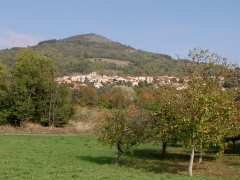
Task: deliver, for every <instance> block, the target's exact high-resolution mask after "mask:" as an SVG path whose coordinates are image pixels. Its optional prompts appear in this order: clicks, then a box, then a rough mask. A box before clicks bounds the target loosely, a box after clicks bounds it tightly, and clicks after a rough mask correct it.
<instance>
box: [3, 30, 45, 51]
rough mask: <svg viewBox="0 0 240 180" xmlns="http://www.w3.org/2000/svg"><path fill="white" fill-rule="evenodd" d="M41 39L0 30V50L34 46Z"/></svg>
mask: <svg viewBox="0 0 240 180" xmlns="http://www.w3.org/2000/svg"><path fill="white" fill-rule="evenodd" d="M41 40H42V38H40V37H37V36H34V35H32V34H26V33H19V32H16V31H12V30H5V31H1V30H0V49H4V48H11V47H26V46H32V45H36V44H37V43H38V42H39V41H41Z"/></svg>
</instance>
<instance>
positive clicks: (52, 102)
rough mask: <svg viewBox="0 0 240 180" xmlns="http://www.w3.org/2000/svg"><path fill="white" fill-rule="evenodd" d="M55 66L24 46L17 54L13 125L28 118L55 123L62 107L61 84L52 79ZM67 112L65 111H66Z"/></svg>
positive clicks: (14, 73)
mask: <svg viewBox="0 0 240 180" xmlns="http://www.w3.org/2000/svg"><path fill="white" fill-rule="evenodd" d="M55 76H56V68H55V65H54V63H53V61H52V60H50V59H48V58H47V57H45V56H41V55H39V54H36V53H35V52H34V51H32V50H23V51H21V52H20V53H19V54H18V57H17V62H16V66H15V69H14V71H13V81H14V82H13V87H12V89H13V97H14V98H13V104H12V107H13V113H12V117H11V118H12V121H13V123H14V124H15V125H20V124H21V123H22V122H24V121H27V120H30V121H34V122H38V123H43V124H46V125H50V126H55V125H56V124H57V123H56V121H57V119H58V117H57V116H56V115H57V114H56V110H57V109H61V108H60V106H63V105H64V104H62V103H59V102H61V101H62V100H61V99H62V98H63V99H64V98H65V97H63V96H61V95H60V93H61V88H60V86H59V85H58V84H57V83H56V82H55ZM67 116H68V115H67Z"/></svg>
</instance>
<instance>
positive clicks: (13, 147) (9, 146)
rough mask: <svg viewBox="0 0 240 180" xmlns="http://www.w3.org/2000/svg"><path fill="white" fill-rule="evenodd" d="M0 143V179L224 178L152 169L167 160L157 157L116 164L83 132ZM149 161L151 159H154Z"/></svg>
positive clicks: (5, 139) (13, 138) (7, 138)
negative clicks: (193, 175) (179, 174)
mask: <svg viewBox="0 0 240 180" xmlns="http://www.w3.org/2000/svg"><path fill="white" fill-rule="evenodd" d="M0 147H1V148H0V159H1V160H0V179H4V180H7V179H11V180H15V179H23V180H28V179H34V180H38V179H39V180H40V179H41V180H47V179H66V180H68V179H91V180H94V179H111V180H115V179H133V180H134V179H138V180H141V179H149V180H150V179H153V180H154V179H157V180H159V179H170V180H171V179H174V180H183V179H197V180H201V179H202V180H203V179H204V180H206V179H213V180H215V179H224V178H219V177H208V178H206V177H193V178H188V177H185V176H176V175H170V174H169V173H165V172H161V171H154V168H155V166H156V167H158V166H160V167H162V168H164V164H165V166H166V163H167V162H166V161H159V162H158V161H156V162H158V163H157V164H156V162H155V163H154V164H156V165H155V166H152V167H151V168H146V169H145V168H144V169H141V168H140V167H137V166H135V165H134V162H135V161H138V160H141V158H140V159H137V158H136V157H134V158H133V157H128V158H127V159H125V161H126V162H129V163H128V164H125V165H122V166H121V167H119V166H116V165H114V163H113V160H114V151H113V150H112V149H110V148H108V147H106V146H104V145H102V144H100V143H98V142H97V141H96V140H95V139H94V138H92V137H86V136H49V135H48V136H44V135H42V136H34V135H33V136H24V135H22V136H16V135H12V136H10V135H8V136H4V135H2V136H0ZM140 150H141V149H140ZM147 158H150V157H147ZM142 161H143V160H142ZM149 161H150V162H152V161H153V162H154V160H149ZM161 163H162V164H161ZM141 164H142V165H143V166H145V165H147V163H143V162H140V165H141ZM165 168H166V167H165ZM184 168H185V167H184ZM160 169H161V168H160ZM165 170H167V169H165ZM169 172H170V171H169ZM225 179H231V178H225ZM232 179H238V178H232Z"/></svg>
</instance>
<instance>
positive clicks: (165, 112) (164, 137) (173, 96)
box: [139, 86, 180, 156]
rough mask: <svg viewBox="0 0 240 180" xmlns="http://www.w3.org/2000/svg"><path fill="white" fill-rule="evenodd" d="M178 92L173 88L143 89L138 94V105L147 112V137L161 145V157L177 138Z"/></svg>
mask: <svg viewBox="0 0 240 180" xmlns="http://www.w3.org/2000/svg"><path fill="white" fill-rule="evenodd" d="M177 99H178V92H177V90H176V89H175V88H174V87H170V86H164V87H159V88H144V89H143V90H142V91H141V93H140V94H139V105H140V106H141V107H142V108H144V109H145V110H147V111H148V114H150V115H149V116H148V118H149V120H148V126H147V127H148V128H149V129H150V130H147V129H146V130H147V134H149V135H148V137H150V140H151V141H154V142H156V143H160V142H161V143H162V156H164V155H165V154H166V148H167V144H168V143H169V142H171V141H175V142H176V140H177V139H178V137H179V131H180V129H179V128H178V118H179V117H178V110H177V109H178V105H179V104H178V101H177ZM145 112H146V111H145Z"/></svg>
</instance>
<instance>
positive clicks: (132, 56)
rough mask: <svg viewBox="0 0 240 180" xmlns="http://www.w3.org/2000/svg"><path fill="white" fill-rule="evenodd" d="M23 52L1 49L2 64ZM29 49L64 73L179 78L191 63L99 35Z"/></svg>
mask: <svg viewBox="0 0 240 180" xmlns="http://www.w3.org/2000/svg"><path fill="white" fill-rule="evenodd" d="M20 49H22V48H12V49H6V50H1V51H0V62H1V63H3V64H6V65H9V66H11V65H13V64H14V63H15V61H16V54H17V52H18V51H19V50H20ZM28 49H32V50H34V51H36V52H37V53H40V54H41V55H44V56H47V57H49V58H51V59H53V60H54V61H55V62H56V64H57V65H58V66H59V68H60V69H61V73H62V74H69V73H74V72H78V73H89V72H92V71H96V72H98V73H104V74H130V75H177V76H179V75H184V73H185V72H184V68H183V67H184V66H185V65H186V63H187V62H188V61H181V60H180V61H178V60H175V59H173V58H171V57H170V56H168V55H164V54H157V53H151V52H147V51H142V50H138V49H135V48H132V47H130V46H127V45H123V44H121V43H118V42H114V41H112V40H110V39H108V38H106V37H103V36H100V35H96V34H85V35H77V36H73V37H69V38H65V39H60V40H56V39H52V40H47V41H43V42H40V43H39V44H38V45H36V46H33V47H28ZM106 59H107V60H108V61H106ZM115 61H116V63H115ZM119 61H122V62H126V63H127V65H126V66H121V65H119V63H117V62H119Z"/></svg>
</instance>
